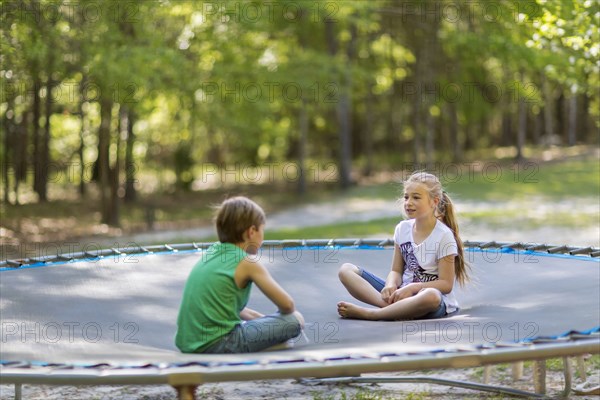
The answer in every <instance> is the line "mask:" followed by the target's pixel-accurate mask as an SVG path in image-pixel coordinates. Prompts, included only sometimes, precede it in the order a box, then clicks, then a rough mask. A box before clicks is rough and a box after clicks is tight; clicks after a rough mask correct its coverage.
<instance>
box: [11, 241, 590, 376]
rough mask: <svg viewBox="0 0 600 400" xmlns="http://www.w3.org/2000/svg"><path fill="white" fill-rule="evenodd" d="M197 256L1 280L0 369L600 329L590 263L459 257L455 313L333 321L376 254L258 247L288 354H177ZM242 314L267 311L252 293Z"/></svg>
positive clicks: (496, 339)
mask: <svg viewBox="0 0 600 400" xmlns="http://www.w3.org/2000/svg"><path fill="white" fill-rule="evenodd" d="M201 254H202V253H201V252H179V253H169V254H154V255H130V256H127V257H120V258H104V259H101V260H89V261H80V262H72V263H66V264H57V265H49V266H43V267H33V268H21V269H14V270H5V271H2V272H0V317H1V324H2V332H1V335H2V339H1V349H0V359H1V360H2V361H16V360H19V361H26V362H32V361H40V362H46V363H70V364H81V365H88V366H89V365H99V364H102V363H118V364H120V365H128V364H131V365H140V364H144V363H161V362H164V363H185V362H189V361H215V362H242V363H243V362H246V361H248V360H254V361H256V360H269V361H272V360H277V359H281V360H290V359H295V358H298V359H303V360H306V359H317V360H319V359H324V358H332V357H336V356H340V357H344V356H348V355H353V354H357V355H361V356H362V357H364V356H365V355H368V354H370V353H372V354H373V355H378V356H379V355H381V354H386V353H396V354H397V353H410V352H419V351H435V350H437V349H444V350H448V349H452V348H456V349H459V348H464V347H469V348H473V347H475V346H478V345H480V344H485V343H502V342H515V341H522V340H527V339H531V338H534V337H539V336H557V335H561V334H564V333H566V332H568V331H571V330H578V331H586V330H590V329H594V328H596V327H597V326H598V325H600V269H599V268H598V262H597V260H594V259H590V258H583V257H574V256H571V257H569V256H546V255H542V254H537V253H531V254H530V253H520V252H493V251H492V252H483V251H479V252H468V253H467V254H468V258H469V259H470V261H471V263H472V266H473V274H472V276H473V281H472V282H471V283H470V284H468V285H467V286H466V287H465V288H464V289H463V288H460V287H457V288H456V291H457V293H456V295H457V298H458V300H459V302H460V305H461V310H460V311H459V312H458V313H456V314H454V315H451V316H449V317H446V318H442V319H437V320H428V321H422V320H414V321H394V322H383V321H376V322H373V321H360V320H346V319H341V318H340V317H339V316H338V315H337V311H336V303H337V302H338V301H340V300H345V301H353V302H356V300H354V299H353V298H352V297H351V296H350V295H349V294H348V293H347V292H346V290H345V288H344V287H343V286H342V284H341V283H340V282H339V280H338V277H337V271H338V268H339V266H340V265H341V264H342V263H344V262H352V263H354V264H357V265H360V266H363V267H365V268H367V269H369V270H371V271H372V272H374V273H377V274H379V275H380V276H382V277H383V278H385V276H386V275H387V273H388V271H389V268H390V264H391V258H392V250H391V249H381V248H366V249H365V248H318V249H315V248H313V249H310V248H304V247H301V248H276V247H270V248H264V249H263V250H262V251H261V253H260V254H259V255H258V256H257V257H256V259H257V260H258V261H260V262H261V263H263V264H264V265H265V266H267V268H268V269H269V270H270V271H271V273H272V275H273V276H274V277H275V279H276V280H277V281H278V282H279V283H280V284H281V285H282V286H283V287H284V289H285V290H286V291H288V292H289V293H290V294H291V295H292V297H293V298H294V300H295V303H296V307H297V309H298V310H299V311H300V312H301V313H302V314H303V315H304V317H305V319H306V328H305V334H306V337H307V338H308V342H306V341H305V339H303V338H302V339H298V341H297V342H296V343H295V345H294V347H293V348H292V349H287V350H280V351H272V352H261V353H253V354H246V355H242V354H236V355H194V354H182V353H180V352H178V350H177V349H176V348H175V346H174V343H173V338H174V335H175V331H176V318H177V313H178V308H179V302H180V299H181V295H182V291H183V286H184V283H185V280H186V278H187V275H188V273H189V271H190V269H191V268H192V267H193V265H194V264H195V263H196V261H197V260H198V259H199V258H200V257H201ZM248 306H249V307H251V308H254V309H256V310H258V311H260V312H262V313H265V314H269V313H273V312H275V311H276V310H275V307H274V305H273V304H271V303H270V302H269V301H268V300H267V299H266V298H265V297H264V296H263V295H262V293H260V291H259V289H258V288H256V287H254V288H253V291H252V296H251V300H250V303H249V304H248Z"/></svg>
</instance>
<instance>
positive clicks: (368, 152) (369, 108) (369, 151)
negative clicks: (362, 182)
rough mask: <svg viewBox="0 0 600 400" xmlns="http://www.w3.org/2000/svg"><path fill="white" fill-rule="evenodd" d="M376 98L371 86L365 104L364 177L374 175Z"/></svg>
mask: <svg viewBox="0 0 600 400" xmlns="http://www.w3.org/2000/svg"><path fill="white" fill-rule="evenodd" d="M374 102H375V98H374V97H373V85H372V84H370V85H369V87H368V89H367V102H366V104H365V132H364V134H363V137H364V138H365V149H364V150H365V158H366V162H365V168H364V170H363V175H364V176H371V174H372V173H373V132H374V129H375V124H374V123H373V113H374V111H373V104H374Z"/></svg>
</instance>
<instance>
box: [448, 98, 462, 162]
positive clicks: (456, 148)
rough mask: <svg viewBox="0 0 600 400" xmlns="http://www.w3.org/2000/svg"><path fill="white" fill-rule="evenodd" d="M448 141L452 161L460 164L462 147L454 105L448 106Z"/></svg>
mask: <svg viewBox="0 0 600 400" xmlns="http://www.w3.org/2000/svg"><path fill="white" fill-rule="evenodd" d="M449 114H450V140H451V142H452V143H451V146H452V161H453V162H460V161H461V160H462V157H463V154H462V146H461V143H460V138H459V136H458V131H459V125H458V112H457V109H456V103H451V105H450V113H449Z"/></svg>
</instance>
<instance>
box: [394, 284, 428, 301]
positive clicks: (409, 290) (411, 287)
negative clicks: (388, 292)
mask: <svg viewBox="0 0 600 400" xmlns="http://www.w3.org/2000/svg"><path fill="white" fill-rule="evenodd" d="M421 289H423V286H422V285H421V284H420V283H409V284H408V285H406V286H404V287H402V288H400V289H398V290H395V291H394V293H393V294H392V296H391V298H390V301H389V303H390V304H392V303H395V302H397V301H399V300H402V299H406V298H409V297H412V296H414V295H415V294H417V293H419V291H420V290H421Z"/></svg>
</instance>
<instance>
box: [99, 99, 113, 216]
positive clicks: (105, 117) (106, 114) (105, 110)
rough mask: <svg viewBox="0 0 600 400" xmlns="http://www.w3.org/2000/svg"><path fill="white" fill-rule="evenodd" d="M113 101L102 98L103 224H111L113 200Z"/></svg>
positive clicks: (100, 184)
mask: <svg viewBox="0 0 600 400" xmlns="http://www.w3.org/2000/svg"><path fill="white" fill-rule="evenodd" d="M112 105H113V103H112V100H111V99H110V98H102V99H101V101H100V128H99V129H98V160H97V162H96V164H97V168H98V184H99V189H100V206H101V215H102V223H104V224H110V223H111V222H112V220H111V210H110V206H111V199H110V187H111V181H110V157H109V148H110V123H111V116H112Z"/></svg>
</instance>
